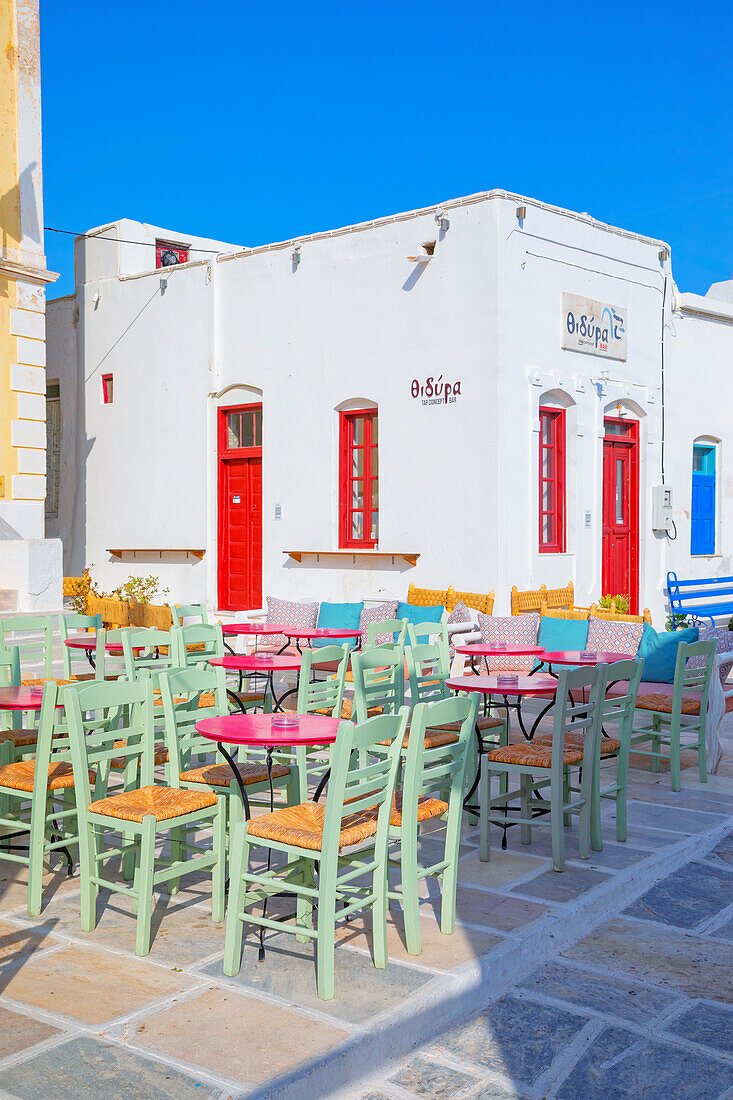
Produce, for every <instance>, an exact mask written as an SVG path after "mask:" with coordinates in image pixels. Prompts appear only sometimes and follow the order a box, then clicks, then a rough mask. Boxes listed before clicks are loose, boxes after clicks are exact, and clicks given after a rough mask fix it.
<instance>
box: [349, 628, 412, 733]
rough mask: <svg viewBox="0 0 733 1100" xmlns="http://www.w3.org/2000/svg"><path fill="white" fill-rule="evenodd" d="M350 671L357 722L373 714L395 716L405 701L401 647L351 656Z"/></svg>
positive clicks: (403, 656) (374, 648)
mask: <svg viewBox="0 0 733 1100" xmlns="http://www.w3.org/2000/svg"><path fill="white" fill-rule="evenodd" d="M380 625H381V624H380ZM351 671H352V674H353V677H354V714H355V716H356V721H357V722H366V720H367V718H371V717H373V716H374V715H376V714H397V712H398V711H399V710H400V709H401V707H402V706H403V704H404V701H405V651H404V649H403V647H402V646H401V645H380V646H374V647H373V648H371V649H362V650H361V651H358V650H357V651H356V652H352V654H351Z"/></svg>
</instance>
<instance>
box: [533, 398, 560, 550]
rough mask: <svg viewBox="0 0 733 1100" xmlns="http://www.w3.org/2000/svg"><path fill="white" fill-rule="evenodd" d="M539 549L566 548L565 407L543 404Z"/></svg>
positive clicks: (541, 420) (541, 409) (541, 410)
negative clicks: (557, 407)
mask: <svg viewBox="0 0 733 1100" xmlns="http://www.w3.org/2000/svg"><path fill="white" fill-rule="evenodd" d="M539 504H540V509H539V511H540V553H541V554H560V553H562V552H563V551H564V549H565V410H564V409H548V408H540V456H539Z"/></svg>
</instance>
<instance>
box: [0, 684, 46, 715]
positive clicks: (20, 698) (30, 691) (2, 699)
mask: <svg viewBox="0 0 733 1100" xmlns="http://www.w3.org/2000/svg"><path fill="white" fill-rule="evenodd" d="M42 703H43V688H29V687H0V710H40V709H41V704H42Z"/></svg>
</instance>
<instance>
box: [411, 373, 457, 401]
mask: <svg viewBox="0 0 733 1100" xmlns="http://www.w3.org/2000/svg"><path fill="white" fill-rule="evenodd" d="M410 393H411V394H412V396H413V397H415V398H418V397H419V398H420V404H421V405H454V404H455V403H456V401H457V400H458V398H459V397H460V396H461V383H460V382H444V381H443V375H442V374H441V375H440V377H439V378H433V377H432V375H431V377H430V378H426V379H425V381H424V382H421V381H420V380H419V379H418V378H413V380H412V385H411V386H410Z"/></svg>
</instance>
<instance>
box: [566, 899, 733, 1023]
mask: <svg viewBox="0 0 733 1100" xmlns="http://www.w3.org/2000/svg"><path fill="white" fill-rule="evenodd" d="M562 954H563V955H564V956H566V957H567V958H569V959H575V960H577V961H578V962H585V963H588V964H589V965H591V966H594V965H595V966H600V967H605V968H608V969H611V970H613V969H618V970H621V971H623V972H624V973H626V974H628V975H630V976H632V977H635V978H637V979H638V980H639V981H648V982H652V983H654V984H655V985H660V986H663V987H664V988H665V989H675V990H678V991H679V992H680V993H684V994H686V995H687V996H689V997H707V998H709V999H712V1000H716V1001H721V1002H723V1003H724V1004H733V944H731V945H729V944H727V943H726V942H725V941H724V940H713V939H708V938H704V937H701V936H691V935H688V934H686V933H684V932H680V931H677V930H676V929H674V928H669V927H667V926H665V925H661V924H659V925H654V924H645V923H643V922H641V921H629V920H623V919H622V918H620V917H615V918H614V919H613V920H610V921H607V922H606V923H605V924H602V925H601V926H600V927H599V928H596V929H595V930H594V931H593V932H591V933H590V935H588V936H586V937H585V938H584V939H582V940H580V941H579V943H576V944H575V945H573V946H572V947H569V948H566V949H565V951H563V952H562Z"/></svg>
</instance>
